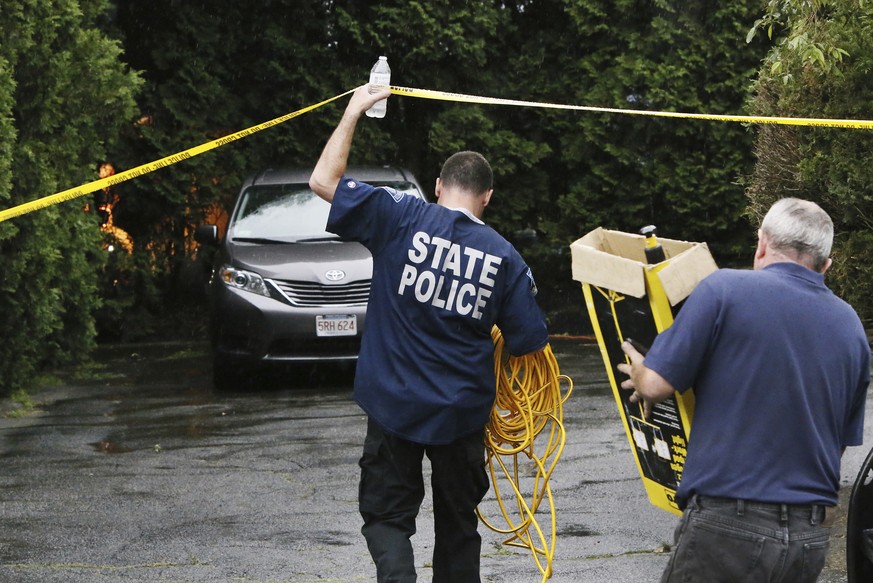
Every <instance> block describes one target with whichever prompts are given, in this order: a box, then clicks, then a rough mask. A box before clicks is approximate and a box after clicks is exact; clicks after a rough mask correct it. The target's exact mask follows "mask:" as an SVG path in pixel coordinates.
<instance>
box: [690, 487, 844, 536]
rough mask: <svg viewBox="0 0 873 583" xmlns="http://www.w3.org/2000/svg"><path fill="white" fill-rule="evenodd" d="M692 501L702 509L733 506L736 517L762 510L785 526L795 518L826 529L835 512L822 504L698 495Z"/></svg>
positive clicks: (833, 507)
mask: <svg viewBox="0 0 873 583" xmlns="http://www.w3.org/2000/svg"><path fill="white" fill-rule="evenodd" d="M694 499H695V500H696V501H697V503H698V505H700V506H701V507H703V508H705V507H706V506H713V505H718V506H734V507H736V511H737V515H738V516H742V515H743V514H745V512H746V510H752V509H755V510H764V511H766V512H772V513H773V514H774V516H776V517H778V519H779V522H780V523H782V524H787V523H788V519H789V517H790V516H795V517H803V518H808V519H809V523H810V524H812V525H813V526H815V525H821V526H825V527H828V528H829V527H830V526H831V525H832V524H833V521H834V516H835V511H836V507H835V506H824V505H823V504H779V503H776V502H758V501H756V500H738V499H736V498H720V497H715V496H701V495H700V494H695V495H694Z"/></svg>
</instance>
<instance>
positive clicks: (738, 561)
mask: <svg viewBox="0 0 873 583" xmlns="http://www.w3.org/2000/svg"><path fill="white" fill-rule="evenodd" d="M824 520H825V507H824V506H814V505H812V506H792V505H785V504H764V503H758V502H744V501H741V500H731V499H725V498H707V497H704V496H694V497H693V498H692V499H691V500H690V501H689V503H688V507H687V508H686V509H685V512H684V513H683V515H682V521H681V522H680V523H679V526H678V527H677V529H676V547H675V548H674V550H673V556H672V557H671V558H670V562H669V563H668V564H667V568H666V570H665V571H664V575H663V578H662V579H661V583H698V582H699V583H814V582H815V581H816V580H817V579H818V576H819V573H821V570H822V569H823V568H824V562H825V557H826V556H827V552H828V546H829V542H830V533H831V529H830V528H829V527H826V526H824V525H823V524H822V523H823V522H824Z"/></svg>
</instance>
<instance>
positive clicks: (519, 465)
mask: <svg viewBox="0 0 873 583" xmlns="http://www.w3.org/2000/svg"><path fill="white" fill-rule="evenodd" d="M491 337H492V338H493V340H494V372H495V376H496V377H497V397H496V399H495V402H494V407H493V409H492V411H491V419H490V421H489V422H488V425H487V426H486V428H485V446H486V451H487V452H488V467H489V470H490V473H491V484H492V487H493V488H494V493H495V496H496V498H497V503H498V505H499V506H500V511H501V514H502V515H503V518H504V520H505V521H506V524H507V528H497V527H496V526H494V525H493V524H491V523H490V522H489V521H488V520H486V519H485V518H484V517H483V516H482V513H481V510H480V511H478V514H479V519H480V520H481V521H482V523H483V524H485V525H486V526H487V527H488V528H490V529H491V530H493V531H495V532H498V533H501V534H508V535H511V536H510V537H509V538H508V539H506V540H505V541H503V544H505V545H507V546H517V547H521V548H526V549H528V550H530V551H531V553H532V554H533V558H534V561H535V562H536V564H537V567H538V568H539V570H540V572H541V573H542V574H543V578H542V580H543V581H545V580H546V579H548V578H550V577H551V576H552V561H553V559H554V556H555V542H556V537H557V520H556V517H555V503H554V499H553V498H552V490H551V487H550V486H549V478H550V477H551V475H552V472H553V471H554V469H555V466H556V465H557V463H558V460H559V459H560V457H561V453H562V452H563V450H564V443H565V442H566V435H565V432H564V425H563V418H564V412H563V405H564V402H565V401H566V400H567V398H568V397H569V396H570V393H571V392H572V390H573V381H572V379H570V377H568V376H566V375H562V374H560V370H559V369H558V363H557V360H555V355H554V354H553V353H552V348H551V346H550V345H548V344H547V345H546V347H545V348H544V349H543V350H542V351H540V352H535V353H533V354H528V355H526V356H521V357H513V356H509V354H508V353H506V352H505V351H504V348H503V336H502V334H501V333H500V330H499V329H498V328H497V327H496V326H495V327H494V328H493V329H492V331H491ZM545 429H548V431H545V432H544V430H545ZM541 436H542V439H538V438H539V437H541ZM519 455H523V457H521V458H520V457H519ZM531 464H533V467H531ZM498 467H499V468H500V469H501V470H502V476H500V475H499V474H498V471H497V468H498ZM532 470H535V471H533V472H532ZM531 473H533V475H532V476H531ZM522 478H527V479H526V480H525V482H526V485H527V487H525V488H524V491H523V487H522V484H521V482H522ZM501 483H508V484H509V487H510V490H511V492H509V493H508V496H510V497H511V496H513V494H514V497H515V502H516V504H515V510H512V511H511V510H510V509H509V508H508V505H507V504H506V503H504V500H503V494H502V493H501V486H500V484H501ZM543 500H548V504H549V513H550V516H551V533H550V536H549V537H546V535H545V534H544V533H543V530H542V528H540V525H539V523H538V522H537V520H536V517H535V514H536V512H537V510H539V508H540V504H541V503H542V502H543ZM531 529H533V532H535V533H536V541H535V539H534V534H533V532H532V530H531ZM543 559H544V560H543Z"/></svg>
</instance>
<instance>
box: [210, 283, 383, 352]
mask: <svg viewBox="0 0 873 583" xmlns="http://www.w3.org/2000/svg"><path fill="white" fill-rule="evenodd" d="M213 291H215V296H213V297H214V300H215V301H214V304H213V316H212V345H213V349H214V352H215V357H216V358H227V359H232V360H235V361H246V362H249V363H252V364H255V363H258V362H263V361H275V362H320V361H355V360H357V358H358V353H359V352H360V347H361V333H362V332H363V330H364V325H365V319H366V314H367V308H366V306H330V307H322V308H309V307H306V308H301V307H296V306H291V305H289V304H287V303H284V302H281V301H278V300H275V299H272V298H268V297H265V296H260V295H257V294H253V293H249V292H245V291H240V290H236V289H232V288H228V287H223V289H216V290H213ZM325 315H348V316H355V318H356V320H357V326H356V328H357V332H356V334H354V335H353V336H352V335H344V336H319V335H318V334H317V333H316V318H317V317H318V316H325Z"/></svg>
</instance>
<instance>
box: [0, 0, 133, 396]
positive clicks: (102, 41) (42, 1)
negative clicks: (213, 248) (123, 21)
mask: <svg viewBox="0 0 873 583" xmlns="http://www.w3.org/2000/svg"><path fill="white" fill-rule="evenodd" d="M106 7H107V5H106V3H105V2H98V1H97V0H91V1H90V2H87V4H86V3H82V4H80V3H79V2H77V1H75V0H55V1H48V0H10V1H9V2H5V3H4V7H3V11H2V12H0V37H2V38H3V39H4V43H3V44H2V45H0V137H2V140H0V144H2V145H0V187H2V188H0V192H2V193H3V194H2V195H0V198H2V199H3V202H4V205H10V206H11V205H16V204H20V203H23V202H26V201H28V200H32V199H35V198H38V197H40V196H45V195H48V194H52V193H53V192H56V191H58V190H62V189H64V188H67V187H69V186H70V185H75V184H80V183H83V182H87V181H90V180H93V179H94V178H96V164H97V162H98V161H99V160H100V159H101V158H103V157H105V155H106V148H107V145H108V144H109V143H110V142H111V138H112V136H115V135H117V133H118V130H119V127H120V124H122V123H124V122H125V120H126V119H128V118H129V117H130V116H131V115H132V111H133V104H134V102H133V95H134V92H135V91H136V89H137V86H138V79H137V77H136V76H135V75H133V74H132V73H130V72H128V71H127V70H126V67H125V66H124V65H123V63H121V50H120V47H119V45H118V43H117V42H115V41H112V40H110V39H108V38H107V37H105V35H104V34H103V33H101V32H100V31H99V30H98V29H96V28H95V27H94V24H95V20H96V19H97V18H98V17H99V16H100V14H102V11H104V10H105V9H106ZM99 242H100V236H99V229H98V226H97V223H96V221H95V219H94V216H93V215H91V214H86V213H83V212H82V203H81V202H72V203H67V204H64V205H60V206H56V207H53V208H49V209H45V210H43V211H40V212H38V213H32V214H30V215H25V216H23V217H19V218H17V219H13V220H10V221H6V222H4V223H0V254H2V257H3V264H4V278H3V281H2V283H0V334H2V337H3V338H4V342H3V344H2V345H0V393H3V392H9V391H12V390H15V389H19V388H21V387H23V386H24V385H25V384H27V382H28V381H29V380H30V379H31V378H32V377H33V375H34V374H35V372H36V371H38V370H40V369H41V368H43V367H46V366H54V365H57V364H61V363H68V362H75V361H77V360H79V359H81V358H83V357H86V356H87V354H88V353H89V351H90V350H91V349H92V348H93V346H94V335H95V323H94V313H95V311H96V310H97V308H98V306H99V303H100V299H99V296H98V294H97V274H98V270H99V268H100V264H101V251H100V246H99V244H100V243H99Z"/></svg>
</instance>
